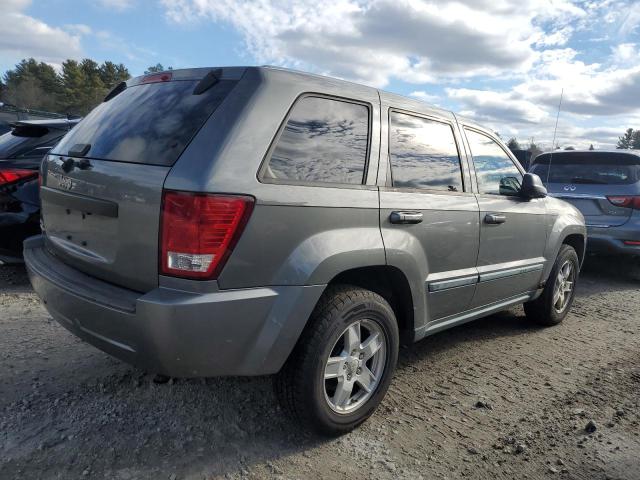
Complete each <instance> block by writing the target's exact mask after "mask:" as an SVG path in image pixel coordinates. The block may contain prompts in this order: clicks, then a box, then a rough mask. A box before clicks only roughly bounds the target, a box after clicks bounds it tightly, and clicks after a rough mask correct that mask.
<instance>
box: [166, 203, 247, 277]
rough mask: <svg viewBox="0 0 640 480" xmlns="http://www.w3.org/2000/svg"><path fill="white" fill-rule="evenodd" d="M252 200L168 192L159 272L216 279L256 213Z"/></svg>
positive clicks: (177, 275)
mask: <svg viewBox="0 0 640 480" xmlns="http://www.w3.org/2000/svg"><path fill="white" fill-rule="evenodd" d="M253 202H254V200H253V198H252V197H247V196H240V195H207V194H195V193H187V192H171V191H165V192H164V193H163V196H162V218H161V230H160V232H161V233H160V272H161V273H162V274H164V275H171V276H176V277H185V278H198V279H212V278H216V277H217V276H218V274H219V273H220V271H221V270H222V267H223V266H224V263H225V262H226V260H227V258H228V257H229V255H230V254H231V251H232V250H233V247H234V246H235V244H236V243H237V241H238V239H239V238H240V235H241V234H242V230H243V229H244V226H245V225H246V223H247V221H248V220H249V216H250V215H251V211H252V210H253Z"/></svg>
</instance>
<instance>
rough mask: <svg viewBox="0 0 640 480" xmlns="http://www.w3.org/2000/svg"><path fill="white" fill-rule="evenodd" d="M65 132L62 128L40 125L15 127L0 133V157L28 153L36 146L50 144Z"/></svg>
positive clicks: (13, 156)
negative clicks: (50, 128)
mask: <svg viewBox="0 0 640 480" xmlns="http://www.w3.org/2000/svg"><path fill="white" fill-rule="evenodd" d="M65 133H66V132H65V131H62V130H56V129H53V130H49V129H48V128H46V127H42V126H22V125H21V126H18V127H15V128H14V129H13V130H12V131H10V132H7V133H5V134H4V135H0V158H15V157H22V156H25V155H29V154H30V153H31V152H33V151H34V149H35V148H37V147H40V146H52V145H53V144H55V142H57V141H58V140H59V139H60V137H62V135H64V134H65ZM34 154H35V153H34ZM43 155H44V153H43Z"/></svg>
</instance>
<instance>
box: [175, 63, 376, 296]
mask: <svg viewBox="0 0 640 480" xmlns="http://www.w3.org/2000/svg"><path fill="white" fill-rule="evenodd" d="M308 93H317V94H322V95H329V96H332V97H338V98H345V99H349V100H356V101H360V102H363V103H366V104H367V105H368V107H369V109H370V146H369V153H368V170H367V172H368V173H367V175H366V182H365V185H362V186H349V187H340V186H333V185H326V184H325V185H322V186H320V185H314V186H310V185H291V184H281V183H280V184H278V183H264V182H261V181H260V180H259V179H258V172H259V169H260V166H261V164H262V162H263V159H265V157H266V155H267V153H268V151H269V148H270V146H271V144H272V142H273V141H274V139H275V138H276V136H277V135H278V132H279V130H280V127H281V125H282V123H283V121H284V119H285V118H286V117H287V114H288V112H289V110H290V108H291V107H292V106H293V105H294V103H295V101H296V99H297V98H298V97H300V96H301V95H303V94H308ZM379 130H380V107H379V97H378V93H377V91H376V90H375V89H372V88H369V87H363V86H360V85H355V84H348V83H346V82H342V81H338V80H333V79H328V78H323V77H312V76H308V75H304V76H303V75H298V74H295V73H292V72H285V71H279V70H277V69H262V68H249V69H247V71H246V73H245V76H244V77H243V79H242V80H241V82H240V83H239V84H238V86H237V87H236V89H235V90H234V92H233V93H232V94H231V95H230V96H229V97H228V98H227V100H226V101H225V102H224V103H223V105H222V106H221V107H220V108H218V109H217V110H216V111H215V112H214V114H213V115H212V117H211V118H210V120H209V121H208V122H207V124H205V126H204V127H203V129H202V130H201V131H200V133H199V134H198V135H197V137H196V138H195V139H194V140H193V142H192V143H191V145H190V146H189V147H188V148H187V150H186V151H185V152H184V154H183V155H182V157H181V158H180V159H179V160H178V162H177V163H176V165H175V166H174V167H173V169H172V170H171V172H170V174H169V176H168V178H167V180H166V182H165V188H167V189H175V190H184V191H196V192H211V193H214V192H223V193H240V194H248V195H252V196H253V197H255V199H256V205H255V209H254V211H253V213H252V216H251V218H250V220H249V222H248V224H247V226H246V229H245V231H244V233H243V234H242V236H241V238H240V240H239V242H238V244H237V245H236V247H235V249H234V252H233V254H232V255H231V257H230V258H229V260H228V262H227V264H226V266H225V267H224V269H223V271H222V273H221V275H220V277H219V279H218V283H219V285H220V287H221V288H241V287H254V286H269V285H271V286H272V285H314V284H315V285H318V284H325V283H328V282H329V281H330V280H331V279H332V278H333V277H334V276H335V275H337V274H339V273H340V272H342V271H344V270H347V269H349V268H355V267H360V266H375V265H384V264H385V255H384V245H383V243H382V238H381V234H380V228H379V219H378V206H379V201H378V191H377V187H376V186H375V183H376V176H377V166H378V155H379V143H380V135H379Z"/></svg>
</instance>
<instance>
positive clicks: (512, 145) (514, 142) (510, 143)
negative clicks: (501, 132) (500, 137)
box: [507, 137, 520, 150]
mask: <svg viewBox="0 0 640 480" xmlns="http://www.w3.org/2000/svg"><path fill="white" fill-rule="evenodd" d="M507 147H509V150H520V144H519V143H518V140H516V139H515V137H513V138H510V139H509V141H508V142H507Z"/></svg>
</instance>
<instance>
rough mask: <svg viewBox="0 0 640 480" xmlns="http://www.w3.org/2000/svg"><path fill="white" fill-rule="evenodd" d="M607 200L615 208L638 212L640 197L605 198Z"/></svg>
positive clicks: (617, 196) (619, 196) (620, 196)
mask: <svg viewBox="0 0 640 480" xmlns="http://www.w3.org/2000/svg"><path fill="white" fill-rule="evenodd" d="M607 199H608V200H609V201H610V202H611V203H612V204H613V205H615V206H616V207H626V208H633V209H635V210H640V196H634V195H616V196H609V197H607Z"/></svg>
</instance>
